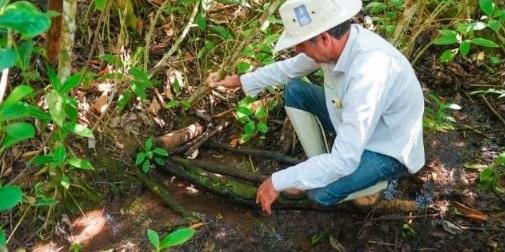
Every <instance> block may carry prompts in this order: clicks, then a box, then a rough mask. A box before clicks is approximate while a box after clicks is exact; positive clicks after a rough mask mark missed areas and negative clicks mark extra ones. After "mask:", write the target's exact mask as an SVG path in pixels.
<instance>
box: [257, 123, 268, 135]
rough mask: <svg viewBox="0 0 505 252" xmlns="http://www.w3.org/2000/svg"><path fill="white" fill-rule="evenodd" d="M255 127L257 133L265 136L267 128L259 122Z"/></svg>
mask: <svg viewBox="0 0 505 252" xmlns="http://www.w3.org/2000/svg"><path fill="white" fill-rule="evenodd" d="M256 127H257V128H258V131H259V132H261V133H263V134H266V133H267V132H268V126H267V125H266V123H264V122H259V123H258V124H257V125H256Z"/></svg>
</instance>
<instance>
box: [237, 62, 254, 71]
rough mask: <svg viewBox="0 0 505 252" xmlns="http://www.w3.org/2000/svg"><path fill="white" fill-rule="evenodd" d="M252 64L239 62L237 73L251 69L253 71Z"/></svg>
mask: <svg viewBox="0 0 505 252" xmlns="http://www.w3.org/2000/svg"><path fill="white" fill-rule="evenodd" d="M251 69H252V66H251V64H249V63H246V62H240V63H238V64H237V73H239V74H245V73H247V72H249V71H251Z"/></svg>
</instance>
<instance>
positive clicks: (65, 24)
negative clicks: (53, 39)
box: [58, 0, 77, 82]
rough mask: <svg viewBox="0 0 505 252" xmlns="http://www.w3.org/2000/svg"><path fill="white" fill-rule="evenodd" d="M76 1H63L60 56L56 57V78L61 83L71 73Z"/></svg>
mask: <svg viewBox="0 0 505 252" xmlns="http://www.w3.org/2000/svg"><path fill="white" fill-rule="evenodd" d="M76 9H77V1H76V0H64V1H63V13H62V14H63V15H62V24H61V40H60V54H59V57H58V76H59V77H60V80H61V81H62V82H63V81H65V80H66V79H67V77H68V76H69V75H70V74H71V73H72V49H73V47H74V36H75V30H76V27H75V12H76Z"/></svg>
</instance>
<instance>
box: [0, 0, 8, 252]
mask: <svg viewBox="0 0 505 252" xmlns="http://www.w3.org/2000/svg"><path fill="white" fill-rule="evenodd" d="M0 1H3V0H0ZM0 8H2V7H1V6H0ZM5 245H7V239H6V238H5V232H4V230H3V229H1V228H0V249H3V248H4V247H5Z"/></svg>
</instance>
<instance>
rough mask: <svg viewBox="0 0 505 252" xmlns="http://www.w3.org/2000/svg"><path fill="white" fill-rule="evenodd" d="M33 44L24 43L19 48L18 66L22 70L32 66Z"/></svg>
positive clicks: (30, 42)
mask: <svg viewBox="0 0 505 252" xmlns="http://www.w3.org/2000/svg"><path fill="white" fill-rule="evenodd" d="M32 52H33V44H32V41H31V40H29V41H24V42H23V43H21V45H19V46H18V60H17V66H18V67H19V68H21V69H26V68H27V67H28V66H29V65H30V59H31V57H32Z"/></svg>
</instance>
